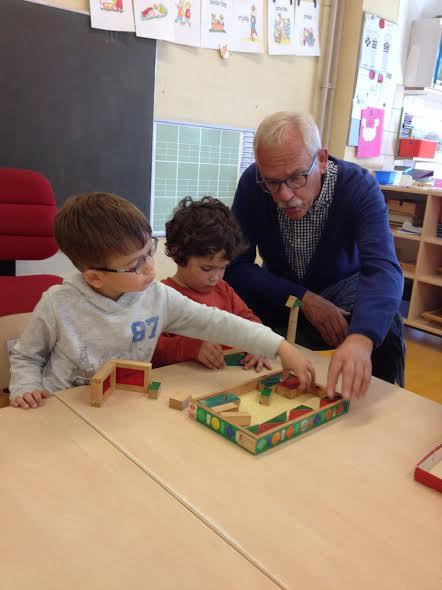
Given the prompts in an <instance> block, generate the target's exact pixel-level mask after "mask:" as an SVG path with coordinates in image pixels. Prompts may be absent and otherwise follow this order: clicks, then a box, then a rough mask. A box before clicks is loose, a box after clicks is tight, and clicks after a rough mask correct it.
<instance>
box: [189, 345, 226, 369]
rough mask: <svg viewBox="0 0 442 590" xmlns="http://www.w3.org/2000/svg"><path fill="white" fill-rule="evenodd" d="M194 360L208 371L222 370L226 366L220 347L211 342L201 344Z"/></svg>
mask: <svg viewBox="0 0 442 590" xmlns="http://www.w3.org/2000/svg"><path fill="white" fill-rule="evenodd" d="M196 360H197V361H199V362H200V363H202V364H203V365H204V366H206V367H207V368H208V369H223V368H224V367H225V366H226V362H225V360H224V355H223V349H222V346H221V345H220V344H212V342H202V344H201V347H200V349H199V352H198V355H197V357H196Z"/></svg>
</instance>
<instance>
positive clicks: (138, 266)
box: [93, 238, 158, 275]
mask: <svg viewBox="0 0 442 590" xmlns="http://www.w3.org/2000/svg"><path fill="white" fill-rule="evenodd" d="M157 246H158V238H152V239H151V241H150V246H149V250H148V251H147V254H146V256H141V257H140V258H139V259H138V260H137V263H136V265H135V266H133V267H132V268H128V269H123V268H106V267H105V266H100V267H97V268H94V269H93V270H101V271H102V272H118V273H126V272H134V273H136V274H137V275H140V274H141V273H142V272H143V268H144V265H145V264H146V261H147V259H148V258H152V257H153V256H154V255H155V252H156V251H157Z"/></svg>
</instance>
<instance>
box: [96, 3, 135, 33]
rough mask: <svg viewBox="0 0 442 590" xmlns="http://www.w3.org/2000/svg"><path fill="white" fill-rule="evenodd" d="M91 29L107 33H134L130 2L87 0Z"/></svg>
mask: <svg viewBox="0 0 442 590" xmlns="http://www.w3.org/2000/svg"><path fill="white" fill-rule="evenodd" d="M89 5H90V11H91V27H92V28H94V29H105V30H108V31H129V32H130V31H135V24H134V13H133V10H132V0H89Z"/></svg>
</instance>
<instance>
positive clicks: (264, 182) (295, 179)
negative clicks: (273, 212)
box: [256, 154, 318, 195]
mask: <svg viewBox="0 0 442 590" xmlns="http://www.w3.org/2000/svg"><path fill="white" fill-rule="evenodd" d="M317 155H318V154H315V157H314V158H313V161H312V163H311V164H310V168H309V169H308V170H307V171H306V172H297V173H296V174H291V175H290V176H287V178H284V180H276V179H273V178H259V177H258V168H257V169H256V184H258V185H259V186H260V187H261V188H262V190H263V191H264V192H265V193H269V194H270V195H275V194H276V193H278V192H279V191H280V190H281V186H282V185H283V184H285V185H286V186H287V187H288V188H289V189H292V190H294V189H297V188H302V187H303V186H305V185H306V184H307V180H308V177H309V176H310V174H311V172H312V170H313V166H314V164H315V162H316V157H317Z"/></svg>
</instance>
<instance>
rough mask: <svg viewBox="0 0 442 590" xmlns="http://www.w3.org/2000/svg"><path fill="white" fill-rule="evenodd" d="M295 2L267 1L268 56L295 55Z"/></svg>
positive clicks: (290, 0) (285, 0) (282, 0)
mask: <svg viewBox="0 0 442 590" xmlns="http://www.w3.org/2000/svg"><path fill="white" fill-rule="evenodd" d="M294 2H295V0H276V1H275V2H273V0H269V3H268V43H269V48H268V51H269V55H295V54H296V48H295V6H294Z"/></svg>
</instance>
